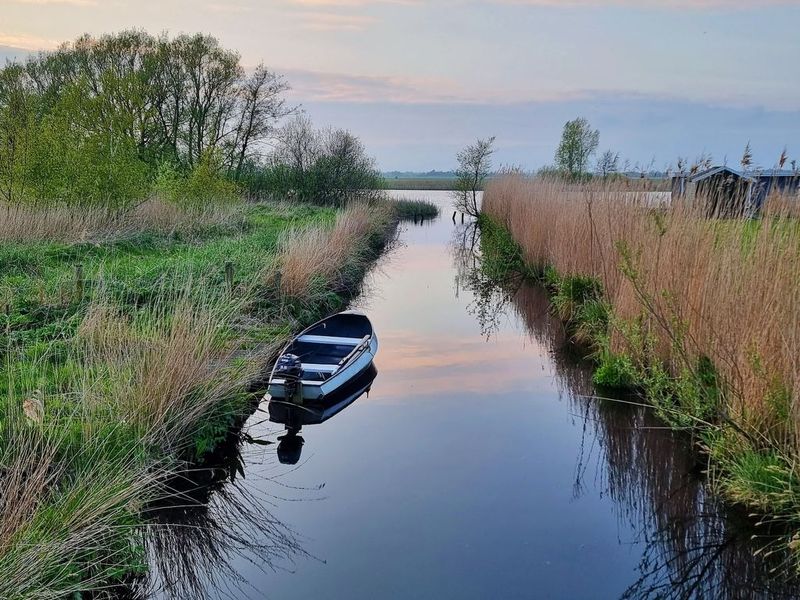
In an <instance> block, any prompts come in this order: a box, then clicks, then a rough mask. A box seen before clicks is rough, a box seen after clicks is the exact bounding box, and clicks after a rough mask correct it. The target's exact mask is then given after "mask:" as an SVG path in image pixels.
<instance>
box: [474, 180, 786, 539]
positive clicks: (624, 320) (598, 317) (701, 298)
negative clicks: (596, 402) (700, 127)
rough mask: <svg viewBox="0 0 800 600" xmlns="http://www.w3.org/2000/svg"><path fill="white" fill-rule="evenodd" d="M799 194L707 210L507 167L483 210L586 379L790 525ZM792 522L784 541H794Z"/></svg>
mask: <svg viewBox="0 0 800 600" xmlns="http://www.w3.org/2000/svg"><path fill="white" fill-rule="evenodd" d="M796 202H797V199H792V198H782V197H772V198H770V199H768V201H767V203H766V205H765V206H764V207H763V209H762V211H761V214H760V217H759V218H757V219H708V218H706V217H705V213H704V207H703V206H702V199H697V201H696V202H694V203H692V204H690V203H687V202H684V201H681V200H674V201H671V202H670V201H669V199H668V195H667V196H666V197H665V195H664V194H662V193H651V192H648V191H646V190H637V191H636V192H632V191H630V190H629V189H627V188H625V187H624V186H622V185H620V183H619V182H618V181H613V180H611V181H609V180H595V181H593V182H588V183H583V184H581V183H574V182H570V181H568V180H565V179H564V178H557V179H554V178H526V177H521V176H509V177H505V178H502V179H499V180H495V181H492V182H490V184H489V185H488V188H487V191H486V193H485V196H484V202H483V217H482V218H483V219H489V220H490V222H491V223H494V224H497V225H500V226H501V227H503V228H504V229H505V230H507V231H508V232H510V234H511V237H512V238H513V240H514V242H515V243H516V244H517V245H518V248H519V252H520V253H521V257H522V259H523V260H524V262H525V263H526V264H527V265H528V266H530V267H531V268H532V269H533V270H534V272H535V273H536V274H537V276H538V277H540V278H541V280H542V281H543V282H544V283H545V285H547V286H548V288H549V289H550V291H551V292H552V294H553V307H554V310H555V311H556V312H557V314H558V315H559V316H560V317H561V318H562V319H563V320H564V321H565V322H566V323H567V326H568V328H569V330H570V332H571V333H572V335H573V339H575V340H576V341H578V342H580V343H582V344H584V345H588V346H589V347H590V348H591V349H592V350H593V357H594V359H595V360H596V362H597V370H596V373H595V382H596V383H597V384H598V385H599V386H600V388H601V389H602V387H603V386H606V387H616V388H626V389H630V390H634V391H639V392H640V393H642V395H643V396H644V397H646V398H647V400H648V401H649V402H650V403H652V404H653V405H654V406H655V408H656V410H657V411H658V413H659V414H660V416H661V417H662V418H663V419H664V420H665V421H666V422H668V423H669V424H670V425H671V426H673V427H675V428H677V429H682V430H687V431H690V432H691V433H692V434H693V435H694V436H695V439H697V440H698V441H699V442H700V444H701V446H702V448H703V449H704V451H705V452H706V453H707V455H708V456H709V458H710V460H709V470H710V473H711V476H712V477H711V479H712V483H713V484H714V485H716V486H717V487H718V489H719V490H721V492H722V493H723V494H724V495H725V496H726V497H727V498H728V499H730V500H732V501H734V502H736V503H739V504H742V505H745V506H747V507H748V508H750V509H751V510H753V511H754V512H758V513H760V514H764V515H768V517H767V518H768V520H770V521H781V522H788V523H789V525H790V528H791V531H792V532H794V531H798V530H800V496H798V494H797V490H798V487H797V484H798V481H800V479H799V478H800V472H799V471H798V466H797V465H798V457H799V456H800V448H799V447H798V432H799V431H800V430H799V429H798V427H799V426H800V421H799V420H798V405H797V398H798V397H800V368H799V367H800V363H799V362H798V352H797V349H798V347H800V346H799V345H798V344H800V319H798V306H800V270H798V269H800V227H799V226H798V223H797V221H796V217H795V216H794V214H793V212H794V205H795V204H796ZM798 538H800V534H796V535H795V537H791V538H790V540H789V544H790V545H791V546H792V547H794V546H797V545H798V542H797V539H798Z"/></svg>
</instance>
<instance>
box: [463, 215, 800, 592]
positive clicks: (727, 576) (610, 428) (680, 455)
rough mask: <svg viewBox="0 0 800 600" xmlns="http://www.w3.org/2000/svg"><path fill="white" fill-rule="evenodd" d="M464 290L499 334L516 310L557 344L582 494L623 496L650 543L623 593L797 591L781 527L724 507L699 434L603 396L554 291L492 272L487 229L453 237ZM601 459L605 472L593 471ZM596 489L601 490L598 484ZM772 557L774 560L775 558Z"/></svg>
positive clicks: (629, 523) (630, 401) (541, 339)
mask: <svg viewBox="0 0 800 600" xmlns="http://www.w3.org/2000/svg"><path fill="white" fill-rule="evenodd" d="M452 250H453V257H454V261H455V264H456V270H457V273H458V274H457V280H456V291H457V293H460V291H461V290H463V289H466V290H468V291H469V292H471V293H472V294H473V296H474V298H473V300H472V301H471V303H470V305H469V307H468V310H469V311H470V312H471V313H472V314H474V316H475V317H476V319H477V320H478V322H479V324H480V326H481V329H482V332H483V334H484V335H485V336H487V337H489V336H491V335H492V334H493V333H494V332H496V331H497V328H498V326H499V324H500V323H501V321H502V319H504V318H506V317H507V316H508V315H509V314H510V312H513V313H515V314H516V315H517V316H518V317H519V318H520V320H521V321H522V323H524V324H525V326H526V327H527V330H528V332H529V334H530V336H531V337H532V338H533V339H534V340H535V341H536V342H537V343H539V344H541V345H542V346H544V347H546V348H548V349H549V351H550V354H551V355H552V359H553V362H554V364H555V367H556V369H555V370H556V372H555V375H556V379H557V382H558V386H559V394H560V396H561V397H562V398H565V399H566V400H567V402H568V403H569V407H570V409H571V411H572V413H573V414H574V415H575V416H576V420H578V422H579V423H580V425H581V426H582V428H583V436H582V443H581V447H580V448H578V455H577V460H576V477H575V487H574V494H575V496H576V497H579V496H581V495H583V494H586V493H592V490H596V491H599V493H600V494H601V495H608V496H609V497H610V498H611V499H612V500H613V506H614V510H615V513H616V516H617V518H618V520H619V524H620V531H633V532H635V539H634V540H633V541H634V543H635V544H636V545H638V546H639V547H641V548H642V556H641V560H640V562H639V568H638V571H639V576H638V579H637V580H636V581H634V582H633V583H632V584H631V585H630V587H629V588H628V589H627V590H621V597H622V598H626V599H627V598H631V599H632V598H636V599H640V598H646V599H653V600H655V599H656V598H658V599H661V598H674V599H689V598H693V599H706V598H714V599H725V600H738V599H745V598H747V599H750V598H796V597H798V594H797V591H796V590H797V584H798V582H797V580H796V579H794V580H790V579H788V576H786V575H776V574H775V573H785V572H787V571H788V570H789V569H787V568H783V567H785V566H786V563H785V561H786V560H787V557H786V556H785V554H783V553H781V552H775V553H774V554H773V553H770V552H768V550H769V548H770V547H771V546H777V542H778V540H779V539H780V537H779V534H777V533H776V534H775V535H770V533H769V532H765V531H762V530H761V529H758V530H757V528H756V525H755V524H754V523H753V522H752V520H751V519H748V518H747V517H746V516H745V515H742V514H739V513H738V512H737V511H736V510H733V509H730V508H727V507H725V506H723V505H722V503H721V502H719V501H718V500H717V499H716V498H715V497H714V496H713V495H712V494H711V493H710V492H709V490H708V488H707V486H706V482H705V479H704V477H703V469H704V465H703V464H702V457H700V456H699V455H698V453H697V452H696V451H694V449H693V448H692V441H691V440H689V439H687V438H686V436H685V435H683V434H678V433H675V432H673V431H671V430H670V429H668V428H666V427H664V425H663V423H661V422H660V421H659V420H658V419H657V418H656V417H655V416H654V415H653V413H652V411H651V410H650V409H649V408H647V407H646V406H644V405H642V403H641V399H639V398H617V399H610V398H600V397H598V394H597V393H596V390H595V389H594V386H593V384H592V377H591V369H590V367H589V366H588V365H587V363H586V361H585V360H583V359H582V358H581V356H580V353H579V352H577V351H576V349H575V348H574V347H572V346H571V345H570V344H569V343H568V340H567V339H566V336H565V333H564V328H563V326H562V324H561V323H560V322H559V321H558V320H557V319H555V318H554V317H552V316H551V315H550V311H549V299H548V297H547V294H546V291H545V290H544V289H543V288H542V287H541V286H537V285H531V284H527V283H525V282H523V281H522V280H521V279H520V278H519V277H518V276H515V275H514V274H509V275H508V276H507V277H504V278H503V280H502V281H497V280H496V279H492V278H491V277H490V276H489V275H488V274H487V272H486V271H487V270H486V269H484V268H483V265H482V264H481V257H480V232H479V230H478V228H477V227H475V226H474V225H466V226H464V227H461V228H458V229H457V231H456V234H455V237H454V240H453V243H452ZM594 461H596V465H597V473H599V474H600V475H599V479H598V478H597V476H596V475H595V470H594V469H592V470H591V473H592V479H591V481H590V482H588V483H587V481H586V477H585V476H586V473H587V472H590V471H589V468H588V467H589V466H591V465H592V463H593V462H594ZM590 488H591V489H590ZM768 554H769V555H770V556H769V558H767V557H765V555H768Z"/></svg>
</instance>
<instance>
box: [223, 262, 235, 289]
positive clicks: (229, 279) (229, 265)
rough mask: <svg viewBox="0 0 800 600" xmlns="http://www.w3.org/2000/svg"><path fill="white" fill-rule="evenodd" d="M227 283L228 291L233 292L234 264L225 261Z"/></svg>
mask: <svg viewBox="0 0 800 600" xmlns="http://www.w3.org/2000/svg"><path fill="white" fill-rule="evenodd" d="M225 283H226V284H227V286H228V291H229V292H232V291H233V263H232V262H231V261H229V260H228V261H225Z"/></svg>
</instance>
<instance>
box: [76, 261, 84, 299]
mask: <svg viewBox="0 0 800 600" xmlns="http://www.w3.org/2000/svg"><path fill="white" fill-rule="evenodd" d="M83 285H84V279H83V265H82V264H80V263H79V264H77V265H75V301H76V302H81V301H82V300H83Z"/></svg>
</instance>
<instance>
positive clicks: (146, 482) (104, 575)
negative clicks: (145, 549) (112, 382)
mask: <svg viewBox="0 0 800 600" xmlns="http://www.w3.org/2000/svg"><path fill="white" fill-rule="evenodd" d="M6 408H7V410H6V411H4V415H3V417H4V418H2V419H0V427H2V434H3V445H2V447H0V572H2V573H3V577H2V578H0V597H2V598H9V599H20V600H21V599H23V598H24V599H27V598H62V597H71V596H73V595H80V594H81V593H82V592H86V591H89V590H93V589H95V590H99V589H103V588H104V587H105V586H107V585H108V583H109V582H110V581H113V580H115V579H118V578H119V577H121V576H122V575H124V574H125V573H128V572H131V571H135V570H136V569H143V568H144V565H145V557H144V555H143V553H142V545H141V541H140V540H139V538H138V536H139V534H138V533H137V530H136V526H137V525H138V523H139V517H138V515H139V511H140V510H141V507H142V503H143V502H147V501H148V500H149V499H150V498H152V497H154V496H155V495H157V494H158V493H161V492H160V489H161V486H160V477H161V476H162V475H163V474H164V472H165V471H164V470H163V469H162V470H159V471H154V470H153V468H152V467H153V466H154V463H153V462H148V461H146V460H143V456H144V454H143V452H142V449H141V448H137V445H136V444H135V443H131V439H132V438H130V437H129V436H127V435H126V432H125V431H124V429H125V424H124V423H119V422H118V423H116V424H114V423H111V422H110V421H104V422H100V421H98V420H97V418H96V417H95V418H93V419H91V420H86V419H85V418H82V417H81V416H80V415H78V414H75V415H72V418H70V419H64V420H49V421H48V422H46V423H42V424H38V423H35V422H31V421H29V420H28V419H27V418H26V417H24V416H21V415H19V414H16V415H15V414H11V412H12V411H9V410H8V407H6Z"/></svg>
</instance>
